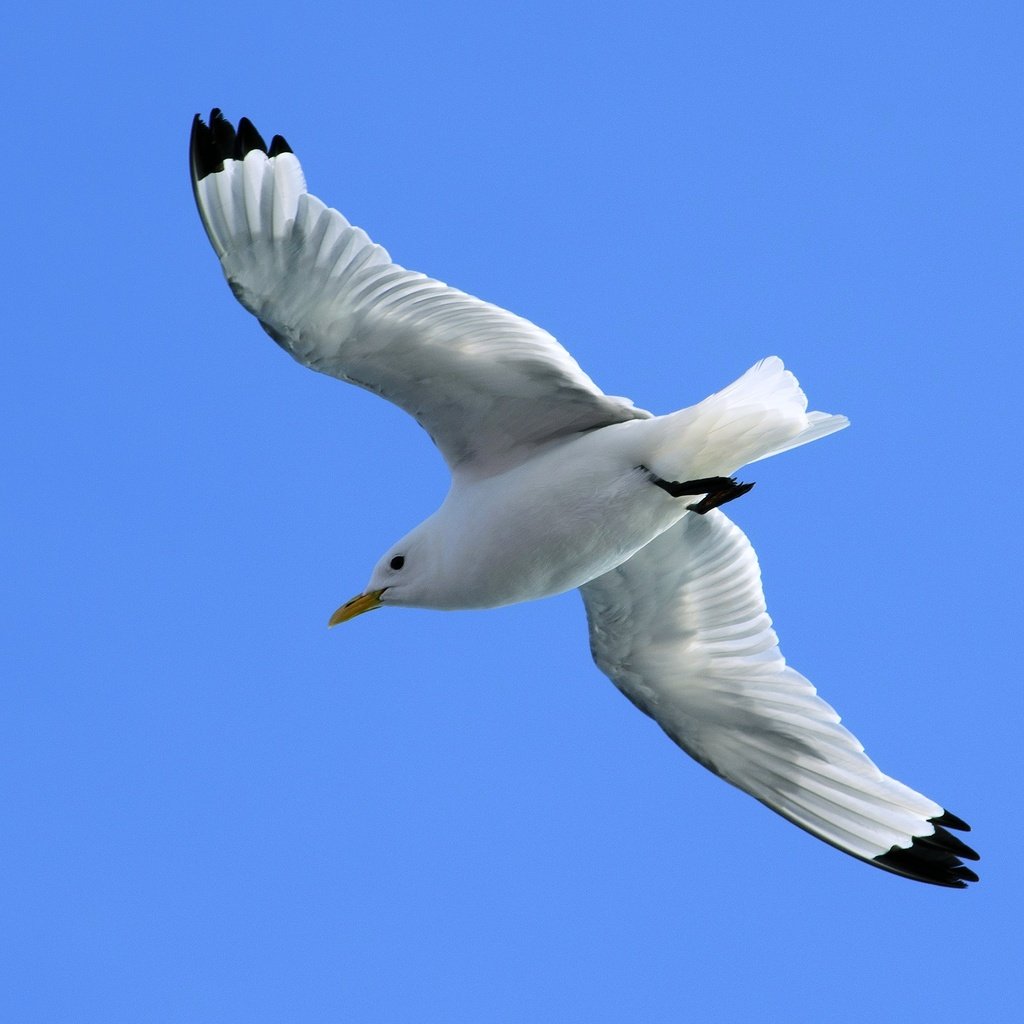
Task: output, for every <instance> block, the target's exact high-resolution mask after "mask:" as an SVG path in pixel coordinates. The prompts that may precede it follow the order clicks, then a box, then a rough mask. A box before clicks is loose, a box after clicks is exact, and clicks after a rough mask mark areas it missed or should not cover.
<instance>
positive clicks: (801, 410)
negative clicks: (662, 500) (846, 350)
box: [651, 356, 850, 479]
mask: <svg viewBox="0 0 1024 1024" xmlns="http://www.w3.org/2000/svg"><path fill="white" fill-rule="evenodd" d="M656 422H657V429H658V431H659V433H660V437H659V439H658V442H657V443H656V453H655V455H654V457H653V459H652V462H651V469H653V470H654V472H656V473H657V474H658V475H659V476H667V477H668V478H669V479H682V477H679V476H678V475H676V476H672V474H679V473H683V474H684V476H687V477H703V476H712V475H720V476H729V475H731V474H733V473H735V472H736V471H737V470H738V469H740V467H742V466H746V465H748V464H749V463H752V462H758V461H760V460H761V459H766V458H768V457H769V456H770V455H778V454H779V453H780V452H785V451H788V450H789V449H790V448H796V447H798V446H799V445H802V444H807V443H808V442H809V441H815V440H817V439H818V438H819V437H825V436H827V435H828V434H832V433H835V431H837V430H842V429H843V428H844V427H847V426H849V424H850V421H849V420H848V419H847V418H846V417H845V416H835V415H831V414H829V413H824V412H807V396H806V395H805V394H804V393H803V391H802V390H801V388H800V384H799V382H798V381H797V379H796V377H794V376H793V374H792V373H790V371H789V370H787V369H786V368H785V366H784V365H783V363H782V360H781V359H779V358H778V356H769V357H768V358H767V359H762V360H761V361H760V362H759V363H756V364H755V365H754V366H752V367H751V368H750V369H749V370H747V372H746V373H745V374H743V376H742V377H740V378H739V379H738V380H735V381H733V382H732V383H731V384H730V385H728V387H725V388H723V389H722V390H721V391H718V392H716V393H715V394H713V395H711V396H710V397H708V398H706V399H704V401H703V402H700V403H699V404H698V405H695V406H692V407H691V408H689V409H683V410H681V411H680V412H677V413H672V414H671V415H669V416H663V417H661V418H660V419H659V420H658V421H656Z"/></svg>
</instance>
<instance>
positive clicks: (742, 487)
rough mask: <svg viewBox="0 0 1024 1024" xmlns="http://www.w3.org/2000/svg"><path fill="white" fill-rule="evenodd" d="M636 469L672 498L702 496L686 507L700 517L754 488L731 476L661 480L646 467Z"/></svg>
mask: <svg viewBox="0 0 1024 1024" xmlns="http://www.w3.org/2000/svg"><path fill="white" fill-rule="evenodd" d="M638 468H639V469H642V470H643V471H644V472H645V473H647V475H648V476H649V477H650V478H651V483H653V484H656V485H657V486H658V487H660V488H661V489H662V490H663V491H665V492H666V493H667V494H671V495H672V497H673V498H681V497H683V495H687V494H703V495H704V497H703V498H701V499H700V501H698V502H695V503H694V504H692V505H687V506H686V507H687V508H688V509H689V510H690V511H691V512H696V513H697V514H698V515H701V516H702V515H704V514H705V513H707V512H710V511H711V510H712V509H713V508H718V506H719V505H724V504H725V503H726V502H727V501H733V500H734V499H736V498H739V497H741V496H742V495H744V494H746V493H747V491H749V490H750V488H751V487H753V486H754V485H753V484H741V483H740V482H739V481H738V480H734V479H733V478H732V477H731V476H709V477H704V478H703V479H700V480H682V481H679V480H662V478H661V477H660V476H658V475H657V474H656V473H652V472H651V471H650V470H649V469H648V468H647V467H646V466H640V467H638Z"/></svg>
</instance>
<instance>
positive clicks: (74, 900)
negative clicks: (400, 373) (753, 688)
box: [0, 2, 1024, 1024]
mask: <svg viewBox="0 0 1024 1024" xmlns="http://www.w3.org/2000/svg"><path fill="white" fill-rule="evenodd" d="M1022 27H1024V15H1022V12H1021V8H1020V5H1019V4H1018V3H1009V2H1007V3H984V2H980V3H979V2H976V3H971V4H954V3H906V4H892V3H864V2H858V3H841V4H821V3H817V2H814V3H812V2H808V3H787V2H783V3H777V4H736V3H715V4H690V3H684V4H677V3H663V4H639V5H636V4H633V5H628V6H627V5H607V6H606V5H581V4H571V5H570V4H557V5H554V6H551V5H549V4H548V3H534V2H527V3H520V4H516V5H514V6H513V5H509V6H508V8H506V9H498V8H495V7H492V6H489V5H486V6H485V5H481V4H445V3H432V4H423V5H413V4H392V3H383V2H378V3H375V4H359V5H354V4H347V3H340V4H334V5H325V4H309V3H295V4H263V5H260V4H252V3H250V4H239V3H225V4H194V5H192V4H182V5H174V6H173V7H172V6H171V5H167V6H166V7H163V8H157V9H154V10H149V9H143V8H141V7H118V8H114V7H113V6H111V7H109V8H104V7H103V6H102V5H99V6H97V5H93V4H90V5H85V4H63V5H45V4H35V5H25V6H24V7H23V8H22V9H20V10H19V11H18V12H17V13H14V14H12V13H10V12H9V13H8V15H7V23H6V27H5V30H4V38H3V39H2V41H0V50H2V53H0V57H2V59H0V86H2V94H3V96H4V98H5V102H4V109H5V127H4V135H5V140H4V156H3V162H2V170H0V179H2V197H3V226H4V232H3V237H4V245H3V248H2V256H0V260H2V263H3V267H2V274H3V278H2V279H3V282H4V289H3V293H4V317H3V321H4V323H3V328H4V330H3V334H4V340H3V343H2V345H0V388H2V390H3V395H2V406H0V408H2V414H3V417H4V423H5V436H6V443H5V445H4V454H3V461H4V467H3V491H2V495H0V500H2V502H3V513H4V516H5V519H6V524H7V525H6V526H5V530H4V536H5V545H4V551H3V555H2V558H3V564H2V566H0V581H2V585H3V598H2V600H3V609H2V622H3V629H4V642H3V653H2V658H3V667H2V689H0V701H2V705H0V730H2V735H0V820H2V822H3V827H2V833H3V835H2V839H0V981H2V986H0V1018H2V1019H3V1020H6V1021H12V1022H15V1021H17V1022H21V1024H30V1022H37V1021H38V1022H47V1024H51V1022H75V1024H77V1022H93V1021H95V1022H104V1024H115V1022H122V1021H123V1022H140V1021H143V1022H150V1021H153V1022H235V1021H238V1022H262V1021H301V1022H327V1021H345V1022H347V1021H353V1022H363V1021H366V1022H407V1021H417V1022H419V1021H427V1022H434V1021H443V1022H453V1021H454V1022H461V1021H466V1022H485V1021H486V1022H490V1021H507V1022H518V1021H529V1022H535V1021H545V1022H546V1021H554V1022H562V1021H581V1022H583V1021H586V1022H634V1021H668V1020H673V1021H674V1020H681V1021H700V1022H735V1021H744V1022H747V1021H755V1022H761V1021H769V1022H774V1021H783V1020H784V1021H787V1022H789V1021H793V1022H808V1024H810V1022H820V1021H830V1022H846V1021H857V1022H863V1021H883V1020H897V1019H898V1020H902V1021H928V1022H929V1024H936V1022H944V1021H972V1020H978V1021H981V1020H984V1021H986V1022H988V1021H1009V1020H1011V1019H1015V1018H1014V1016H1013V1015H1014V1013H1015V1012H1016V1010H1017V1009H1019V983H1020V965H1021V954H1022V950H1021V942H1020V927H1021V926H1020V922H1021V913H1022V902H1021V896H1022V881H1021V874H1022V872H1021V850H1020V840H1021V827H1020V809H1019V802H1020V790H1021V784H1020V778H1021V774H1022V758H1021V754H1020V726H1021V721H1020V718H1021V715H1020V713H1021V699H1020V690H1021V681H1020V656H1019V653H1018V651H1017V649H1016V648H1017V644H1018V643H1019V642H1020V636H1021V623H1020V610H1021V582H1020V581H1021V564H1020V553H1021V552H1020V541H1019V537H1020V519H1021V508H1022V505H1021V498H1022V495H1021V485H1020V477H1021V469H1020V428H1021V416H1020V412H1019V409H1020V394H1021V370H1022V367H1021V358H1020V344H1021V330H1022V315H1021V314H1022V302H1021V283H1022V279H1021V270H1022V262H1024V261H1022V259H1021V256H1022V241H1021V239H1022V235H1024V224H1022V216H1021V215H1022V205H1024V204H1022V197H1024V192H1022V184H1021V183H1022V180H1024V159H1022V158H1024V149H1022V139H1024V132H1022V128H1024V124H1022V116H1021V111H1022V109H1024V95H1022V85H1021V83H1022V75H1021V52H1022V45H1024V33H1022ZM214 105H219V106H222V107H223V108H224V109H225V111H226V112H227V113H228V115H229V116H231V117H232V118H235V119H237V117H239V116H241V115H243V114H246V115H248V116H249V117H251V118H252V119H253V120H254V121H255V123H256V125H257V126H258V127H259V128H260V129H261V130H262V131H263V132H264V133H265V134H266V135H267V137H268V138H269V136H270V135H271V134H273V133H274V132H283V133H284V134H285V135H286V136H287V137H288V139H289V141H290V142H291V143H292V145H293V146H294V147H295V149H296V151H297V152H298V154H299V155H300V157H301V159H302V161H303V163H304V166H305V169H306V172H307V176H308V178H309V181H310V185H311V187H312V189H313V190H314V191H315V192H317V193H319V194H320V195H321V196H322V197H323V198H324V199H325V200H326V201H327V202H329V203H330V204H332V205H335V206H338V207H339V208H340V209H342V210H343V211H344V212H345V213H346V214H347V215H348V216H349V217H350V218H351V219H352V220H353V221H355V222H356V223H358V224H360V225H362V226H364V227H365V228H367V229H368V230H369V231H370V232H371V234H372V235H373V236H374V237H375V238H376V239H378V240H379V241H381V242H382V243H384V244H385V245H386V246H387V247H388V248H389V249H390V251H391V252H392V254H393V256H394V257H395V259H397V260H398V261H399V262H401V263H403V264H405V265H407V266H409V267H412V268H416V269H421V270H424V271H427V272H429V273H431V274H433V275H434V276H436V277H439V278H441V279H443V280H446V281H449V282H452V283H454V284H456V285H458V286H460V287H462V288H464V289H466V290H468V291H471V292H473V293H476V294H478V295H480V296H483V297H485V298H488V299H490V300H492V301H495V302H498V303H500V304H503V305H506V306H508V307H510V308H512V309H514V310H516V311H517V312H519V313H521V314H523V315H525V316H527V317H530V318H531V319H533V320H534V321H536V322H537V323H538V324H541V325H543V326H544V327H546V328H548V329H549V330H551V331H552V332H553V333H554V334H555V335H556V336H557V337H558V338H559V339H561V340H562V341H563V342H564V343H565V344H566V345H567V347H569V348H570V350H571V351H572V352H573V353H574V354H575V355H576V356H577V358H578V359H579V360H580V362H581V363H582V365H583V366H584V367H585V368H586V369H587V371H588V372H589V373H590V374H591V375H592V376H593V377H594V378H595V379H596V380H597V381H598V382H599V383H600V384H601V385H602V386H604V387H605V388H606V389H608V390H610V391H612V392H614V393H618V394H625V395H629V396H631V397H633V398H634V399H636V400H637V401H638V402H639V403H641V404H642V405H645V406H647V407H648V408H651V409H654V410H655V411H659V412H665V411H669V410H672V409H675V408H678V407H681V406H683V405H686V404H690V403H692V402H694V401H696V400H699V399H700V398H702V397H703V396H704V395H705V394H707V393H708V392H710V391H713V390H715V389H717V388H719V387H721V386H723V385H724V384H726V383H728V382H729V381H731V380H732V379H734V378H735V377H736V376H738V375H739V374H740V373H741V372H742V371H743V370H745V369H746V368H747V367H748V366H749V365H750V364H752V363H753V362H754V361H755V360H757V359H758V358H760V357H762V356H764V355H767V354H770V353H778V354H779V355H781V356H782V357H783V358H784V359H785V360H786V362H787V364H788V365H789V366H791V367H792V368H793V369H794V370H795V372H796V373H797V375H798V376H799V377H800V379H801V380H802V381H803V383H804V385H805V386H806V388H807V390H808V392H809V394H810V396H811V399H812V402H813V405H814V406H815V407H816V408H820V409H824V410H827V411H834V412H844V413H847V414H848V415H849V416H850V417H851V419H852V421H853V429H851V430H849V431H846V432H845V433H843V434H841V435H838V436H836V437H833V438H830V439H828V440H827V441H824V442H821V443H819V444H816V445H813V446H811V447H810V448H806V449H803V450H800V451H798V452H794V453H791V454H789V455H786V456H783V457H781V458H779V459H777V460H773V461H771V462H770V463H765V464H762V465H759V466H757V467H756V471H752V472H750V473H748V474H747V475H748V477H749V478H751V479H755V480H757V482H758V486H757V488H756V489H755V490H754V491H753V493H752V494H750V495H749V496H748V497H746V498H744V499H743V500H742V502H740V503H738V504H737V505H735V506H733V507H732V508H731V509H730V512H731V513H732V514H734V515H735V517H736V519H737V520H738V521H739V523H740V524H741V525H742V526H743V527H744V529H746V530H747V531H748V533H749V535H750V537H751V538H752V540H753V542H754V544H755V545H756V547H757V549H758V551H759V553H760V556H761V560H762V565H763V569H764V573H765V578H766V581H767V590H768V598H769V606H770V610H771V612H772V614H773V616H774V618H775V621H776V625H777V626H778V629H779V632H780V634H781V636H782V639H783V649H784V650H785V652H786V653H787V655H788V657H789V659H790V661H791V662H792V663H793V664H794V665H796V667H798V668H799V669H800V670H802V671H803V672H804V673H805V674H807V675H808V676H809V677H810V678H811V679H812V680H814V681H815V682H816V684H817V685H818V686H819V688H820V689H821V691H822V693H823V694H824V696H825V697H826V698H827V699H829V700H830V701H832V702H833V703H834V704H835V705H836V706H837V707H838V709H839V710H840V711H841V712H842V714H843V715H844V718H845V721H846V722H847V723H848V724H849V725H850V727H851V728H852V729H853V730H854V731H855V732H856V733H857V734H858V735H859V737H860V738H861V739H862V740H863V741H864V743H865V745H866V746H867V748H868V751H869V753H871V754H872V755H873V756H874V758H875V759H876V760H877V761H878V762H879V763H880V764H881V766H882V767H883V768H884V769H885V770H887V771H889V772H890V773H892V774H894V775H896V776H897V777H899V778H901V779H903V780H905V781H906V782H908V783H910V784H911V785H914V786H915V787H917V788H920V789H922V790H923V791H925V792H926V793H928V794H929V795H931V796H934V797H935V798H936V799H937V800H939V801H940V802H942V803H943V804H944V805H946V806H948V807H949V808H950V809H951V810H953V811H954V812H955V813H957V814H959V815H961V816H963V817H965V818H967V819H968V820H969V821H970V822H972V823H973V825H974V827H975V831H974V834H973V837H972V839H973V841H974V842H975V843H976V845H977V847H978V849H979V850H980V851H981V852H982V853H983V855H984V860H983V861H982V863H981V865H980V868H979V870H980V871H981V873H982V882H981V884H980V885H978V886H977V887H975V888H974V889H973V890H971V891H968V892H955V891H950V890H944V889H937V888H933V887H929V886H923V885H915V884H913V883H910V882H907V881H905V880H903V879H899V878H896V877H894V876H888V875H886V874H884V873H882V872H880V871H873V870H871V869H869V868H867V867H865V866H864V865H862V864H859V863H857V862H856V861H853V860H851V859H849V858H845V857H843V856H841V855H840V854H838V853H836V852H835V851H833V850H830V849H829V848H827V847H826V846H824V845H822V844H821V843H818V842H816V841H814V840H812V839H811V838H810V837H808V836H805V835H804V834H803V833H801V832H799V831H798V830H796V829H794V828H793V827H792V826H790V825H788V824H786V823H785V822H784V821H782V820H781V819H779V818H776V817H775V816H774V815H772V814H770V813H769V812H767V811H766V810H764V809H763V808H762V807H760V806H759V805H758V804H756V803H755V802H754V801H752V800H750V799H749V798H748V797H746V796H744V795H743V794H741V793H739V792H737V791H734V790H732V789H730V788H729V787H727V786H726V785H724V784H723V783H722V782H720V781H719V780H718V779H715V778H714V777H712V776H711V775H709V774H708V773H706V772H705V771H703V770H702V769H700V768H699V767H698V766H696V765H695V764H693V763H692V762H690V761H689V760H688V759H687V758H686V757H685V756H683V755H682V754H680V753H679V752H678V751H677V750H676V749H675V748H674V747H673V746H672V744H671V743H670V742H668V740H666V739H665V738H664V737H663V736H662V735H661V734H660V732H659V730H658V729H657V727H656V726H655V725H653V723H651V722H650V721H648V720H646V719H645V718H643V716H641V715H639V714H638V713H637V712H636V711H635V710H634V709H633V708H632V707H631V706H630V705H629V704H628V703H627V702H626V701H625V700H623V698H622V697H621V696H620V695H619V694H618V693H617V692H616V691H615V690H614V688H613V687H612V685H611V684H610V683H609V682H607V681H606V680H605V679H604V678H603V677H602V676H601V675H600V674H599V673H598V671H597V669H596V668H594V666H593V665H592V664H591V662H590V660H589V657H588V654H587V648H586V629H585V624H584V619H583V614H582V608H581V606H580V601H579V598H578V597H577V596H576V595H575V594H569V595H565V596H563V597H560V598H557V599H553V600H549V601H545V602H542V603H538V604H534V605H529V606H522V607H515V608H508V609H504V610H500V611H493V612H486V613H479V614H469V613H466V614H437V613H427V612H400V611H392V612H390V613H381V614H378V615H373V616H368V617H366V618H363V619H360V620H358V621H357V622H355V623H352V624H350V625H348V626H346V627H344V628H342V629H338V630H335V631H333V632H328V631H327V630H326V628H325V623H326V619H327V616H328V615H329V614H330V612H331V611H332V610H333V609H334V608H335V607H336V606H337V605H338V604H339V603H340V602H341V601H342V600H343V599H345V598H347V597H349V596H350V595H352V594H353V593H355V592H357V591H358V590H360V589H361V588H362V586H363V584H364V583H365V581H366V579H367V577H368V574H369V571H370V568H371V566H372V564H373V562H374V561H375V559H376V558H377V556H378V555H379V554H380V552H381V551H383V550H384V549H385V548H386V547H387V546H388V545H389V544H390V543H391V542H392V541H393V540H394V539H395V538H397V537H398V536H400V535H401V534H402V533H403V532H404V531H405V530H406V529H407V528H408V527H410V526H411V525H413V524H415V523H416V522H418V521H419V520H420V519H421V518H422V517H423V516H424V515H425V514H427V513H428V512H430V511H431V510H432V509H433V508H434V507H435V505H436V504H437V502H438V501H439V500H440V498H441V497H442V495H443V493H444V491H445V489H446V483H447V481H446V473H445V470H444V466H443V464H442V462H441V460H440V458H439V457H438V455H437V454H436V453H435V452H434V450H433V449H432V447H431V446H430V444H429V442H428V440H427V439H426V437H425V436H423V435H422V434H421V433H420V431H419V429H418V428H417V427H416V426H415V424H414V423H413V422H412V421H411V420H408V419H407V418H406V417H405V416H404V415H403V414H402V413H400V412H399V411H397V410H395V409H393V408H390V407H389V406H387V405H386V404H385V403H383V402H381V401H379V400H377V399H375V398H373V397H372V396H370V395H368V394H364V393H361V392H359V391H357V390H356V389H353V388H346V387H343V386H342V385H340V384H338V383H337V382H335V381H332V380H330V379H328V378H325V377H318V376H316V375H314V374H311V373H309V372H307V371H305V370H303V369H302V368H300V367H299V366H298V365H296V364H294V363H292V362H291V361H290V360H289V359H287V358H286V357H285V356H284V355H283V354H282V353H281V352H280V351H279V350H278V349H277V348H276V347H275V346H274V345H273V344H271V342H270V341H269V340H268V339H267V338H266V337H265V336H264V335H263V333H262V332H261V331H260V330H259V328H258V327H257V325H256V324H255V322H253V321H252V320H251V318H250V317H249V316H248V315H247V314H246V313H244V311H243V310H242V309H241V308H240V307H238V306H237V304H236V303H235V302H234V300H233V299H232V297H231V295H230V293H229V291H228V289H227V288H226V286H225V285H224V282H223V280H222V279H221V275H220V272H219V269H218V267H217V263H216V260H215V258H214V256H213V253H212V251H211V250H210V248H209V246H208V244H207V241H206V239H205V237H204V235H203V232H202V229H201V227H200V225H199V221H198V219H197V217H196V215H195V211H194V208H193V202H192V196H191V192H190V190H189V185H188V178H187V173H186V144H187V138H188V129H189V123H190V120H191V117H192V115H193V113H195V112H196V111H199V110H201V111H203V112H204V113H205V112H207V111H208V110H209V108H210V107H211V106H214Z"/></svg>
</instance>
